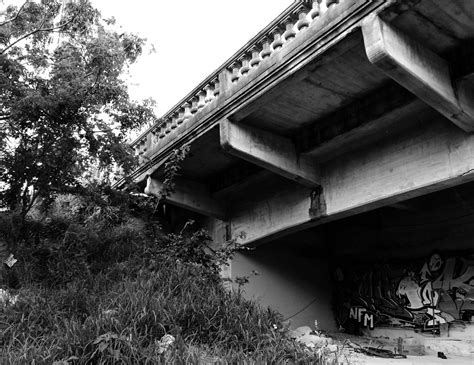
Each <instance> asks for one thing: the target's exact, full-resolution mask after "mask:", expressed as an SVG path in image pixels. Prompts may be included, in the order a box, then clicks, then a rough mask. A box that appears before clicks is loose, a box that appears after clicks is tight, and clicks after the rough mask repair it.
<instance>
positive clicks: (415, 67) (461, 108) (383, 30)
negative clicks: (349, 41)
mask: <svg viewBox="0 0 474 365" xmlns="http://www.w3.org/2000/svg"><path fill="white" fill-rule="evenodd" d="M362 32H363V34H364V43H365V49H366V51H367V57H368V58H369V60H370V62H372V63H373V64H374V65H376V66H377V67H379V68H380V69H382V70H383V71H384V72H385V73H386V74H387V75H389V76H390V77H391V78H393V79H394V80H395V81H397V82H398V83H400V84H401V85H402V86H404V87H406V88H407V89H408V90H410V91H411V92H412V93H414V94H415V95H417V96H418V97H419V98H420V99H421V100H423V101H424V102H426V103H427V104H428V105H430V106H432V107H433V108H434V109H436V110H438V111H439V112H440V113H441V114H443V115H444V116H445V117H446V118H448V119H449V120H451V121H452V122H453V123H455V124H456V125H458V126H459V127H460V128H462V129H463V130H465V131H467V132H472V131H473V130H474V98H473V96H474V94H473V93H472V91H471V90H470V89H469V87H467V86H466V85H465V84H460V85H456V82H455V80H452V78H451V72H450V69H449V64H448V62H446V61H445V60H444V59H443V58H441V57H440V56H438V55H437V54H435V53H434V52H432V51H430V50H429V49H427V48H426V47H424V46H423V45H422V44H420V43H419V42H417V41H416V40H415V39H413V37H412V36H411V35H409V34H404V33H403V32H401V31H399V30H397V29H396V28H395V27H393V26H391V25H390V24H388V23H386V22H384V21H383V20H382V19H381V18H380V17H379V16H377V15H375V14H372V15H370V16H369V17H367V18H366V19H364V22H363V26H362ZM458 95H462V98H459V97H458ZM468 95H469V96H470V97H469V96H468Z"/></svg>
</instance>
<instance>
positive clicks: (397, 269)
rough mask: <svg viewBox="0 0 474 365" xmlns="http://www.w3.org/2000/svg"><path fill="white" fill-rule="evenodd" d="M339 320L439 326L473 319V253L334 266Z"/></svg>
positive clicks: (368, 324)
mask: <svg viewBox="0 0 474 365" xmlns="http://www.w3.org/2000/svg"><path fill="white" fill-rule="evenodd" d="M335 276H336V294H335V309H336V317H337V319H338V321H339V324H340V325H341V326H342V327H344V326H345V325H347V324H348V323H349V322H351V321H352V322H356V323H358V324H359V325H360V326H362V327H368V328H370V329H372V328H374V327H376V326H387V325H388V326H397V327H413V328H417V329H420V330H423V331H433V332H437V331H438V330H439V328H440V325H442V324H445V323H450V322H453V321H455V320H461V321H469V322H470V321H471V320H472V319H474V259H473V258H462V257H448V258H445V259H444V258H443V257H442V256H441V255H440V254H438V253H435V254H433V255H431V257H429V259H428V260H426V261H425V262H418V263H410V264H409V265H406V264H404V265H400V264H398V265H397V264H391V265H388V264H385V265H381V266H378V267H374V268H371V269H370V270H364V269H352V270H351V269H346V272H343V271H342V270H341V269H338V270H337V272H336V275H335Z"/></svg>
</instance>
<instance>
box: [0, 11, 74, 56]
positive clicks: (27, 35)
mask: <svg viewBox="0 0 474 365" xmlns="http://www.w3.org/2000/svg"><path fill="white" fill-rule="evenodd" d="M73 20H74V19H70V20H68V21H67V22H66V23H64V24H61V25H60V26H57V27H51V28H45V29H41V28H38V29H35V30H32V31H31V32H29V33H27V34H25V35H24V36H22V37H20V38H18V39H17V40H16V41H14V42H13V43H10V44H9V45H8V46H6V47H5V48H4V49H2V50H1V51H0V55H1V54H4V53H6V51H8V50H9V49H10V48H12V47H13V46H14V45H15V44H17V43H19V42H21V41H22V40H24V39H26V38H28V37H31V36H32V35H33V34H36V33H41V32H54V31H57V30H59V29H61V28H64V27H65V26H66V25H68V24H69V23H71V22H72V21H73Z"/></svg>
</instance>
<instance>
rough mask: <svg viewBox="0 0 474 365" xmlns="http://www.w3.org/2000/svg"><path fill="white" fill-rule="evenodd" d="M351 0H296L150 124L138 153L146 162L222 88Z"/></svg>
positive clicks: (134, 145)
mask: <svg viewBox="0 0 474 365" xmlns="http://www.w3.org/2000/svg"><path fill="white" fill-rule="evenodd" d="M342 1H349V0H313V1H308V0H296V1H295V2H294V3H293V4H292V5H290V6H289V7H288V8H287V9H286V10H285V11H284V12H283V13H281V14H280V15H279V16H278V17H277V18H276V19H275V20H273V21H272V22H271V23H270V24H269V25H268V26H266V27H265V28H264V29H263V30H262V31H261V32H260V33H259V34H257V35H256V36H255V37H253V38H252V39H251V40H250V41H249V42H248V43H247V44H246V45H245V46H244V47H242V48H241V49H240V50H239V51H238V52H237V53H235V54H234V55H233V56H232V57H231V58H230V59H229V60H228V61H227V62H226V63H224V64H223V65H222V66H221V67H220V68H218V69H217V70H216V71H215V72H214V73H212V74H211V75H210V76H209V77H207V78H206V79H205V80H204V81H203V82H201V83H200V84H199V85H198V86H197V87H196V88H195V89H194V90H192V91H191V92H190V93H189V94H188V95H186V97H185V98H183V99H182V100H181V101H180V102H179V103H177V104H176V105H175V106H174V107H173V108H171V109H170V110H169V111H168V112H167V113H166V114H164V115H163V117H162V118H161V119H160V122H158V123H156V124H155V125H153V126H151V127H147V128H146V129H145V130H144V131H143V132H142V133H140V135H139V137H138V138H137V139H136V140H135V141H134V142H132V143H131V146H132V148H133V149H134V150H135V153H136V154H137V155H139V156H141V159H140V160H141V162H143V163H144V162H146V161H148V160H149V159H150V157H151V156H152V155H153V154H154V153H155V152H156V151H158V150H160V148H161V147H162V146H164V145H166V144H167V142H169V140H170V139H173V136H174V131H176V130H177V129H178V127H179V126H181V125H182V124H185V123H188V122H189V120H190V119H192V118H195V117H198V116H199V115H200V114H201V113H199V112H200V111H201V110H203V109H207V108H208V107H209V106H210V105H211V104H214V103H213V102H214V101H215V100H216V99H219V98H220V97H223V95H222V94H223V93H222V90H226V89H228V88H229V86H230V85H226V84H227V83H230V84H231V85H233V84H238V83H243V82H245V79H247V78H248V77H249V76H250V75H251V74H252V73H253V71H254V70H256V69H257V68H258V67H259V65H260V63H261V62H262V61H263V60H265V59H267V58H269V57H271V56H272V55H273V54H275V53H277V52H278V51H279V50H280V49H281V48H282V47H285V45H286V44H287V43H289V42H291V41H292V40H293V39H294V38H297V37H298V35H299V34H300V33H301V32H303V31H304V30H305V29H306V28H308V27H309V26H310V25H312V24H313V23H315V22H317V21H318V18H320V17H321V16H322V15H323V14H324V13H326V12H327V11H328V10H329V9H330V8H331V7H333V6H336V5H337V4H338V3H340V2H342Z"/></svg>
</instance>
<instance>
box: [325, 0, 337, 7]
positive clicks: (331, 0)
mask: <svg viewBox="0 0 474 365" xmlns="http://www.w3.org/2000/svg"><path fill="white" fill-rule="evenodd" d="M338 3H339V0H326V6H327V7H328V8H330V7H331V6H332V5H337V4H338Z"/></svg>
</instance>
